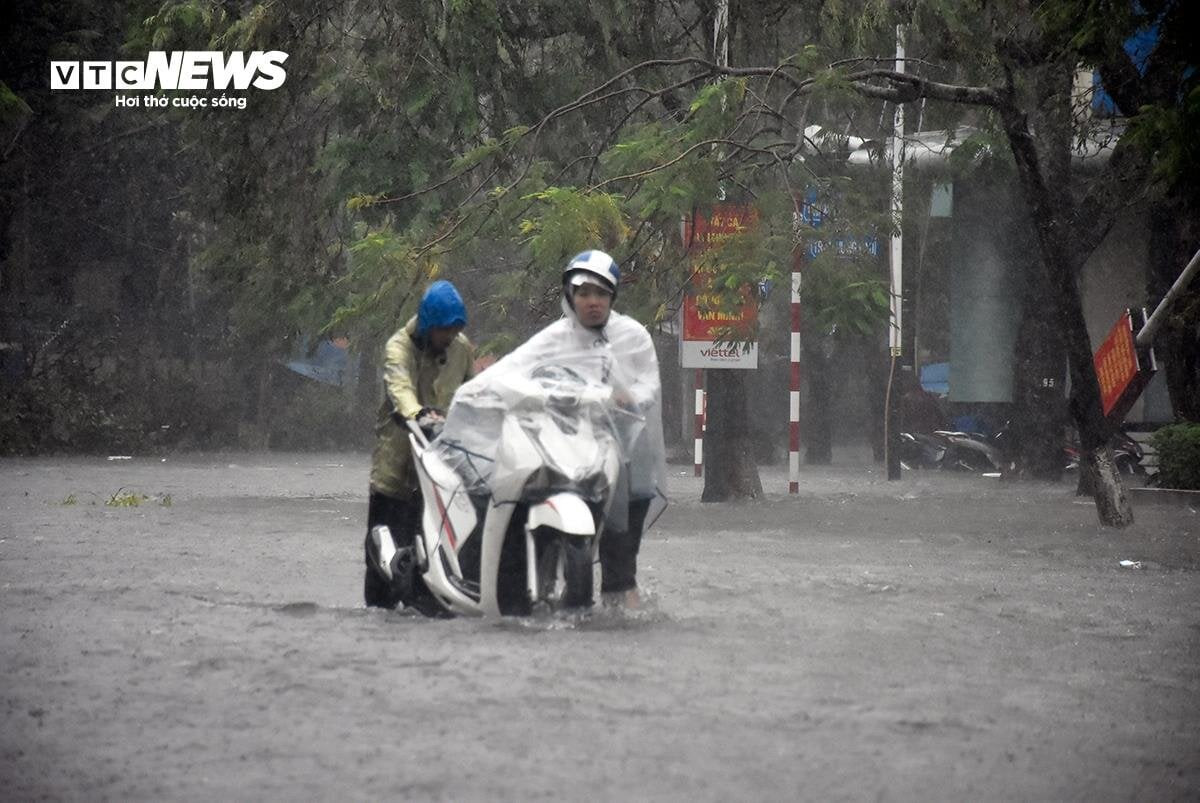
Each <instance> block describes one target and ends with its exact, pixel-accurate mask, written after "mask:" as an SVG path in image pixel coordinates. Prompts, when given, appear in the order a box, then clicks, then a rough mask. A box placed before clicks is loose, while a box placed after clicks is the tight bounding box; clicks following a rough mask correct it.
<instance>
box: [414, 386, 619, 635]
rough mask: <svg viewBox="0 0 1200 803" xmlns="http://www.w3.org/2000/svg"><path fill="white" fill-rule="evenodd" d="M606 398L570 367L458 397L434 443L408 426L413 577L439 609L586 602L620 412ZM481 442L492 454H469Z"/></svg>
mask: <svg viewBox="0 0 1200 803" xmlns="http://www.w3.org/2000/svg"><path fill="white" fill-rule="evenodd" d="M612 396H613V394H612V388H611V387H610V386H607V385H604V384H599V383H596V382H592V381H589V380H587V379H585V378H584V377H582V376H581V375H580V374H578V373H576V372H575V371H573V370H572V369H571V368H568V367H565V366H561V365H553V366H540V367H538V368H535V369H533V370H531V371H529V372H528V373H525V374H523V375H519V376H505V377H504V378H503V381H502V382H501V383H500V384H499V386H498V387H495V388H490V389H489V391H488V392H487V393H486V394H481V395H479V396H476V397H474V398H473V399H471V403H470V404H459V403H458V400H457V399H456V406H452V407H451V410H450V413H449V418H448V420H447V423H446V428H445V430H444V432H443V433H442V435H440V436H439V437H438V438H436V439H435V440H434V441H433V443H432V444H431V443H430V441H429V440H427V439H426V437H425V435H424V433H423V432H422V431H421V429H420V428H419V427H417V426H416V425H415V424H413V423H412V422H409V429H410V435H409V438H410V441H411V442H412V447H413V459H414V462H415V465H416V469H417V476H418V478H419V481H420V485H421V492H422V494H423V496H424V507H425V509H424V512H423V515H422V522H421V528H420V531H419V532H418V533H417V534H416V536H415V538H414V544H413V546H414V548H415V553H416V554H415V558H416V571H417V573H418V574H419V576H420V577H421V579H422V580H423V581H424V583H425V586H426V587H427V588H428V590H429V592H430V593H431V594H432V595H433V597H434V598H435V599H436V600H437V601H438V602H439V603H440V604H441V605H442V606H443V607H444V608H445V609H446V611H448V612H451V613H455V614H468V615H485V616H496V615H501V614H518V615H520V614H527V613H529V612H531V611H535V610H538V609H539V608H549V609H553V608H560V607H561V608H581V607H587V606H589V605H591V604H592V600H593V577H592V575H593V568H592V567H593V563H594V558H595V554H596V550H597V547H598V539H599V534H600V533H601V532H602V529H603V521H604V516H605V514H606V513H607V511H608V506H609V504H610V503H611V502H612V497H613V490H614V489H615V488H616V484H617V479H618V474H619V472H620V467H621V463H622V448H621V445H620V443H621V437H620V436H619V434H618V431H617V423H616V419H617V417H619V416H629V414H628V413H624V412H623V411H621V410H620V409H619V408H618V407H616V405H615V404H614V403H613V398H612ZM626 424H627V422H622V425H626ZM464 433H465V436H464ZM480 438H488V439H493V441H494V443H493V447H494V448H493V449H492V450H491V451H492V452H493V453H494V458H493V457H490V456H489V457H484V456H483V455H481V454H480V453H479V452H478V451H475V450H473V449H472V448H471V444H472V443H480V442H481V441H480V440H479V439H480ZM497 438H498V441H495V440H494V439H497ZM481 451H482V450H481Z"/></svg>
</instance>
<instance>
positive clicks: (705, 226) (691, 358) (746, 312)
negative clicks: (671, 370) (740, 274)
mask: <svg viewBox="0 0 1200 803" xmlns="http://www.w3.org/2000/svg"><path fill="white" fill-rule="evenodd" d="M757 222H758V212H757V210H755V209H754V207H752V206H749V205H744V204H717V205H715V206H713V208H712V209H711V210H710V211H709V212H708V213H707V214H704V213H697V214H695V215H693V216H691V217H688V218H686V219H685V220H684V223H683V241H684V243H685V244H686V245H688V246H689V248H688V250H689V252H690V253H692V254H699V253H703V252H704V251H707V250H708V249H710V248H716V247H718V246H719V245H720V244H721V243H722V242H724V241H725V240H728V239H729V238H730V237H733V236H734V235H737V234H740V233H742V232H744V231H745V230H747V229H749V228H752V227H753V226H754V225H755V224H756V223H757ZM716 279H717V269H716V267H715V266H705V267H697V268H696V269H695V271H694V272H693V274H692V281H691V286H690V287H689V288H688V292H687V293H686V294H685V295H684V298H683V331H682V333H681V334H682V342H681V344H680V357H681V359H682V362H683V367H684V368H757V367H758V344H757V343H753V342H728V341H729V340H730V339H731V334H730V333H738V332H745V333H746V335H745V336H746V337H748V336H749V333H751V332H753V331H754V328H755V326H756V325H757V323H758V300H757V296H756V294H755V289H754V288H752V287H750V286H746V287H743V288H742V289H741V291H740V292H737V293H736V294H732V297H731V293H730V291H728V290H723V289H718V288H717V287H715V283H716ZM732 339H737V338H736V335H735V336H734V337H733V338H732Z"/></svg>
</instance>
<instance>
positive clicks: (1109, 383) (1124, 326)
mask: <svg viewBox="0 0 1200 803" xmlns="http://www.w3.org/2000/svg"><path fill="white" fill-rule="evenodd" d="M1094 362H1095V365H1096V378H1097V379H1098V380H1100V400H1101V402H1103V404H1104V414H1105V415H1108V414H1109V413H1111V412H1112V411H1113V408H1115V407H1116V406H1117V404H1118V402H1120V401H1121V397H1122V396H1124V395H1125V394H1126V391H1129V390H1130V389H1131V387H1132V386H1134V382H1135V380H1137V379H1138V377H1139V366H1138V357H1137V349H1136V348H1134V343H1133V316H1132V315H1130V313H1129V311H1128V310H1126V311H1125V314H1124V315H1122V316H1121V317H1120V318H1119V319H1118V320H1117V323H1116V326H1114V327H1113V328H1112V330H1111V331H1110V332H1109V333H1108V337H1106V338H1104V342H1103V343H1101V344H1100V348H1099V349H1097V350H1096V357H1095V361H1094Z"/></svg>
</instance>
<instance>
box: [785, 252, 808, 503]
mask: <svg viewBox="0 0 1200 803" xmlns="http://www.w3.org/2000/svg"><path fill="white" fill-rule="evenodd" d="M803 259H804V252H803V251H802V250H801V249H800V246H799V244H797V246H796V252H795V255H794V256H793V257H792V337H791V341H792V353H791V367H792V376H791V381H790V383H789V385H788V493H790V494H795V493H800V264H801V260H803Z"/></svg>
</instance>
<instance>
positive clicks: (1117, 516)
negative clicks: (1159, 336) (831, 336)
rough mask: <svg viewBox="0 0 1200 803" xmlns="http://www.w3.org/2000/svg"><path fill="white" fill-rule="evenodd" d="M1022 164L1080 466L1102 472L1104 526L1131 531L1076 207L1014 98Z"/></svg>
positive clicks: (1007, 122)
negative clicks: (1086, 295) (1096, 353)
mask: <svg viewBox="0 0 1200 803" xmlns="http://www.w3.org/2000/svg"><path fill="white" fill-rule="evenodd" d="M998 111H999V112H1000V115H1001V118H1002V120H1003V123H1004V129H1005V132H1006V133H1007V135H1008V141H1009V146H1010V148H1011V149H1012V152H1013V157H1014V159H1015V160H1016V164H1017V173H1018V175H1019V176H1020V180H1021V188H1022V191H1023V192H1024V194H1025V197H1026V200H1027V202H1028V204H1029V209H1030V210H1031V212H1032V214H1033V221H1034V227H1035V230H1036V231H1037V236H1038V243H1039V246H1040V251H1041V256H1042V262H1043V264H1044V265H1045V269H1046V272H1047V279H1048V284H1049V287H1050V291H1051V294H1052V299H1053V301H1054V305H1055V308H1056V313H1057V315H1058V320H1059V323H1060V325H1061V327H1062V337H1063V341H1064V343H1065V345H1066V352H1067V358H1068V365H1069V367H1070V375H1071V389H1072V390H1071V404H1070V409H1071V414H1072V416H1073V417H1074V419H1075V422H1076V425H1077V427H1078V429H1079V443H1080V451H1081V452H1082V453H1083V455H1084V459H1083V460H1082V461H1081V463H1087V464H1091V465H1094V466H1095V470H1096V472H1097V473H1098V475H1097V477H1096V479H1097V482H1095V483H1094V494H1093V498H1094V499H1095V501H1096V513H1097V515H1098V516H1099V518H1100V523H1101V524H1103V525H1105V526H1108V527H1127V526H1128V525H1130V524H1132V523H1133V508H1132V506H1131V505H1130V504H1129V498H1128V496H1127V495H1126V494H1125V492H1124V487H1123V486H1122V484H1121V478H1120V476H1119V475H1118V474H1117V473H1116V467H1115V464H1114V463H1113V461H1112V459H1111V457H1110V459H1107V460H1105V459H1103V457H1101V456H1098V454H1097V453H1098V452H1101V451H1103V450H1105V449H1106V445H1107V443H1108V438H1109V426H1108V423H1107V422H1106V420H1105V417H1104V412H1103V408H1102V406H1101V403H1100V384H1099V382H1098V381H1097V379H1096V370H1095V366H1094V364H1093V362H1092V345H1091V340H1090V339H1089V337H1088V331H1087V323H1086V321H1085V319H1084V316H1083V302H1082V299H1081V297H1080V293H1079V285H1078V279H1077V275H1076V274H1077V270H1078V266H1077V265H1076V264H1075V261H1074V260H1073V259H1072V257H1071V254H1072V251H1071V248H1070V246H1069V244H1068V243H1069V241H1068V237H1069V233H1070V232H1069V227H1068V226H1067V224H1066V221H1067V220H1068V219H1069V218H1068V215H1067V211H1068V210H1070V209H1071V208H1072V202H1071V199H1070V197H1069V196H1068V194H1067V192H1068V185H1067V182H1066V181H1065V180H1063V179H1064V178H1065V177H1058V179H1059V180H1057V181H1051V180H1048V179H1047V177H1046V176H1044V175H1043V173H1042V169H1041V160H1040V158H1039V155H1038V152H1037V149H1036V147H1035V144H1034V139H1033V135H1032V134H1031V133H1030V130H1029V123H1028V119H1027V118H1026V116H1025V114H1024V113H1022V112H1021V111H1020V109H1018V108H1017V105H1016V101H1015V99H1014V98H1013V97H1011V96H1010V97H1009V98H1007V99H1006V100H1005V101H1004V102H1003V103H1001V105H1000V106H999V108H998Z"/></svg>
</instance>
